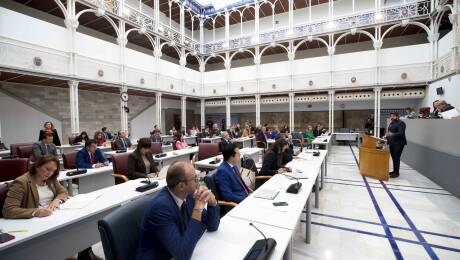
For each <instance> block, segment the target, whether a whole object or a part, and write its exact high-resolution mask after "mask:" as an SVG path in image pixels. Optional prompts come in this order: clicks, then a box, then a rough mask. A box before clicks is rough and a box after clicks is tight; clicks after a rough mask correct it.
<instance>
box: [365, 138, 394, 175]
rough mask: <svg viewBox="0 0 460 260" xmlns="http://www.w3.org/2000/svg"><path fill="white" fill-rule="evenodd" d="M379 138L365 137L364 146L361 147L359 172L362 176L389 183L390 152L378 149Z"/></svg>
mask: <svg viewBox="0 0 460 260" xmlns="http://www.w3.org/2000/svg"><path fill="white" fill-rule="evenodd" d="M379 141H385V140H384V139H380V138H377V137H373V136H369V135H364V136H363V144H362V145H361V147H359V171H360V173H361V175H364V176H367V177H370V178H374V179H377V180H382V181H387V180H388V178H389V168H390V166H389V162H390V152H389V151H388V149H385V148H382V149H378V148H376V146H377V145H376V144H377V142H379Z"/></svg>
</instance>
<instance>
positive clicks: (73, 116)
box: [67, 80, 80, 136]
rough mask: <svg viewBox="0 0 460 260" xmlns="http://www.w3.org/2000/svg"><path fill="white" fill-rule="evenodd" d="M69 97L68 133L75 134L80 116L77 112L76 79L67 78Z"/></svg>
mask: <svg viewBox="0 0 460 260" xmlns="http://www.w3.org/2000/svg"><path fill="white" fill-rule="evenodd" d="M67 84H68V85H69V98H70V133H71V134H72V135H73V136H77V135H78V134H79V133H80V116H79V112H78V81H76V80H69V81H67Z"/></svg>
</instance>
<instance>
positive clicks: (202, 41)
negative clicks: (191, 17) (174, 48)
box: [200, 17, 204, 53]
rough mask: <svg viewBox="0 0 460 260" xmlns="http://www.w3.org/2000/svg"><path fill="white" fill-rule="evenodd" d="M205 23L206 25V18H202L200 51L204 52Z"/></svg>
mask: <svg viewBox="0 0 460 260" xmlns="http://www.w3.org/2000/svg"><path fill="white" fill-rule="evenodd" d="M203 25H204V18H203V17H202V18H200V52H201V53H203V51H204V48H203V43H204V30H203Z"/></svg>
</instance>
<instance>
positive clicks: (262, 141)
mask: <svg viewBox="0 0 460 260" xmlns="http://www.w3.org/2000/svg"><path fill="white" fill-rule="evenodd" d="M265 131H266V128H265V126H262V127H261V128H260V130H259V131H258V132H257V135H256V138H257V139H256V140H257V147H259V148H266V147H267V137H266V136H265Z"/></svg>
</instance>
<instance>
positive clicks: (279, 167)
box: [259, 138, 289, 176]
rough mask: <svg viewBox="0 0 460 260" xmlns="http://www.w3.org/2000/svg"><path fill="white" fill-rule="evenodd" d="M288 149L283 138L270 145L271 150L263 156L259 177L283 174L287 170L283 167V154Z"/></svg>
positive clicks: (284, 162) (284, 163) (284, 161)
mask: <svg viewBox="0 0 460 260" xmlns="http://www.w3.org/2000/svg"><path fill="white" fill-rule="evenodd" d="M288 149H289V146H288V142H287V141H286V139H284V138H279V139H278V140H276V141H275V143H274V144H273V145H272V147H271V149H270V150H269V151H268V152H267V153H266V154H265V156H264V159H263V162H262V169H260V172H259V174H260V175H270V176H273V175H275V174H276V173H284V172H286V171H288V170H289V169H288V168H286V167H285V165H286V163H288V162H287V161H286V157H285V152H286V150H288Z"/></svg>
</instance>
